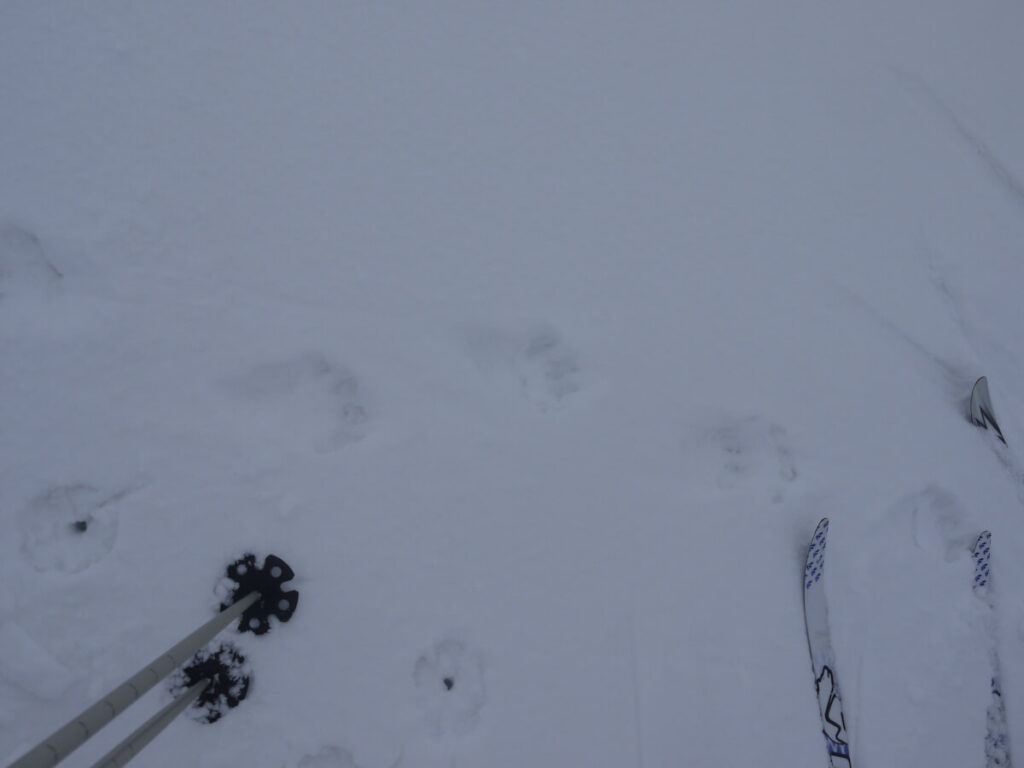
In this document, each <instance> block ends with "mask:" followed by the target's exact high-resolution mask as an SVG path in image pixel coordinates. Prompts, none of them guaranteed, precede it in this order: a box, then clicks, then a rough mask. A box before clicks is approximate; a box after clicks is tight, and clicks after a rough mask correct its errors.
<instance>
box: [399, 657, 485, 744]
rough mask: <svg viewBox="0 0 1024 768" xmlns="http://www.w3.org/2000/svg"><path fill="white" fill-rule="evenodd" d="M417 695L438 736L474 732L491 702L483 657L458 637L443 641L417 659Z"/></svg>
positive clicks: (414, 678)
mask: <svg viewBox="0 0 1024 768" xmlns="http://www.w3.org/2000/svg"><path fill="white" fill-rule="evenodd" d="M413 682H414V683H415V685H416V698H417V701H418V702H419V704H420V707H421V708H422V709H423V714H424V717H425V720H426V722H427V726H428V727H429V728H430V731H431V732H432V733H433V734H434V735H435V736H438V737H440V736H444V735H447V734H454V735H464V734H466V733H469V732H471V731H473V730H474V729H475V728H476V726H477V724H478V722H479V716H480V709H481V708H482V707H483V705H484V703H485V702H486V701H487V691H486V688H485V687H484V669H483V663H482V662H481V661H480V658H479V657H478V656H477V655H476V654H474V653H472V652H470V651H467V650H466V647H465V646H464V645H463V644H462V643H461V642H459V641H457V640H442V641H441V642H439V643H437V644H436V645H435V646H434V647H433V648H432V649H431V650H430V651H429V652H428V653H425V654H423V655H422V656H420V657H419V658H418V659H417V660H416V664H415V666H414V668H413Z"/></svg>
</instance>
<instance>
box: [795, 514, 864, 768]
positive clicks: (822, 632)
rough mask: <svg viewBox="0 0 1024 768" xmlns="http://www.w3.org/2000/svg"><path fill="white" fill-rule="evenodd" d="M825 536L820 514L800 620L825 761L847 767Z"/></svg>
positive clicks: (824, 522)
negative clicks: (808, 654)
mask: <svg viewBox="0 0 1024 768" xmlns="http://www.w3.org/2000/svg"><path fill="white" fill-rule="evenodd" d="M827 539H828V518H827V517H826V518H823V519H822V520H821V522H820V523H818V527H817V528H815V529H814V536H813V538H812V539H811V545H810V548H809V549H808V551H807V565H806V567H805V568H804V621H805V622H806V624H807V643H808V645H809V646H810V650H811V667H812V669H813V671H814V686H815V689H816V690H817V692H818V710H819V711H820V712H821V728H822V732H823V733H824V734H825V746H826V747H827V748H828V759H829V765H831V766H832V768H850V767H851V766H852V761H851V759H850V745H849V737H848V735H847V733H846V718H845V717H843V703H842V701H841V699H840V697H839V678H838V676H837V675H836V666H835V654H834V653H833V652H832V639H831V637H830V635H829V631H828V605H827V604H826V602H825V578H824V577H825V544H826V541H827Z"/></svg>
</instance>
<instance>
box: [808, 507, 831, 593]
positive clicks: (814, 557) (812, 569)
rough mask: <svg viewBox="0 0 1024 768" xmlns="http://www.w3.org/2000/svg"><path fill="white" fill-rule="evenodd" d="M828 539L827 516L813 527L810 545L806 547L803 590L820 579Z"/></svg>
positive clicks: (823, 569) (823, 567)
mask: <svg viewBox="0 0 1024 768" xmlns="http://www.w3.org/2000/svg"><path fill="white" fill-rule="evenodd" d="M827 539H828V518H827V517H823V518H821V521H820V522H819V523H818V526H817V528H815V529H814V535H813V536H812V537H811V545H810V547H808V549H807V563H806V565H805V566H804V590H805V591H806V590H808V589H810V588H811V587H813V586H814V585H815V584H817V583H818V582H819V581H821V577H822V574H823V573H824V571H825V544H826V541H827Z"/></svg>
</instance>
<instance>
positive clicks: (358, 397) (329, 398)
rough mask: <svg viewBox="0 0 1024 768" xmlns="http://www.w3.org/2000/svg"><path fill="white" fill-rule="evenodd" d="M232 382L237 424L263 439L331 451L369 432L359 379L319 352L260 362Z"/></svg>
mask: <svg viewBox="0 0 1024 768" xmlns="http://www.w3.org/2000/svg"><path fill="white" fill-rule="evenodd" d="M227 384H228V388H229V389H230V390H231V391H232V393H233V394H234V395H235V396H236V401H237V405H238V406H239V407H238V410H237V412H236V415H237V416H238V419H237V422H236V423H237V427H238V429H239V430H240V431H243V432H249V433H254V435H253V436H254V437H256V438H257V439H259V440H260V441H262V442H263V443H264V444H281V443H285V447H288V445H287V444H288V443H292V444H293V445H294V447H296V448H300V449H301V448H303V447H309V446H312V448H313V449H314V450H316V451H317V452H319V453H329V452H332V451H336V450H339V449H340V448H342V447H344V446H345V445H347V444H349V443H353V442H356V441H358V440H361V439H362V438H363V437H365V436H366V428H367V423H368V421H369V416H368V412H367V407H366V404H365V400H364V397H363V392H362V389H361V388H360V386H359V381H358V380H357V379H356V377H355V376H354V375H352V373H350V372H349V371H348V370H347V369H345V368H344V367H340V366H336V365H334V364H333V363H332V362H331V361H330V360H328V359H327V358H326V357H325V356H324V355H322V354H320V353H316V352H313V353H309V354H304V355H299V356H297V357H293V358H289V359H286V360H282V361H280V362H275V363H265V364H263V365H257V366H255V367H254V368H252V369H250V370H249V371H248V372H247V373H245V374H243V375H239V376H234V377H232V378H231V379H229V380H228V382H227Z"/></svg>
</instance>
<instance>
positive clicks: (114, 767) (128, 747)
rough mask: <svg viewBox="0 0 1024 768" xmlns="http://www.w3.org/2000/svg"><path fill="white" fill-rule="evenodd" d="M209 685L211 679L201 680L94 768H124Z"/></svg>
mask: <svg viewBox="0 0 1024 768" xmlns="http://www.w3.org/2000/svg"><path fill="white" fill-rule="evenodd" d="M209 685H210V678H206V679H205V680H200V681H199V682H198V683H196V684H195V685H193V686H192V687H191V688H189V689H188V690H187V691H185V693H183V694H181V696H179V697H178V698H176V699H175V700H174V701H172V702H171V703H170V704H168V705H167V706H166V707H164V708H163V709H161V710H160V711H159V712H157V713H156V714H155V715H153V716H152V717H151V718H149V720H147V721H146V722H145V723H143V724H142V725H140V726H139V727H138V728H136V729H135V730H134V731H132V733H131V735H130V736H129V737H128V738H126V739H125V740H124V741H122V742H121V743H120V744H118V745H117V746H116V747H114V748H113V749H112V750H110V751H109V752H107V754H105V755H104V756H103V757H101V758H100V759H99V760H97V761H96V762H95V763H93V765H92V768H123V766H125V765H127V764H128V761H129V760H131V759H132V758H133V757H135V756H136V755H137V754H139V752H141V751H142V748H143V747H145V746H146V745H147V744H149V742H151V741H152V740H153V739H155V738H156V737H157V736H159V735H160V732H161V731H163V729H164V728H166V727H167V726H168V725H170V724H171V721H172V720H174V718H176V717H177V716H178V715H180V714H181V713H182V711H183V710H184V709H185V707H187V706H188V705H189V704H191V703H192V702H193V701H195V700H196V699H197V698H198V697H199V694H201V693H202V692H203V691H205V690H206V689H207V687H208V686H209Z"/></svg>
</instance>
